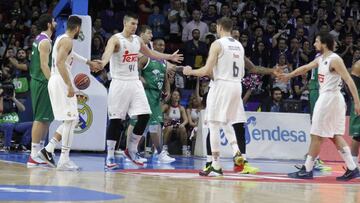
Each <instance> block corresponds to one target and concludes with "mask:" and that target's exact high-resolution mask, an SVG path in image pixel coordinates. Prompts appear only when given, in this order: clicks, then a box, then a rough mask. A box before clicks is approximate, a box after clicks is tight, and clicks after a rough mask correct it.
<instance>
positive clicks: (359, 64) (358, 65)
mask: <svg viewBox="0 0 360 203" xmlns="http://www.w3.org/2000/svg"><path fill="white" fill-rule="evenodd" d="M351 74H353V75H356V76H358V77H360V60H357V61H356V62H355V63H354V65H353V66H352V68H351Z"/></svg>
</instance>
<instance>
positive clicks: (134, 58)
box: [122, 50, 138, 63]
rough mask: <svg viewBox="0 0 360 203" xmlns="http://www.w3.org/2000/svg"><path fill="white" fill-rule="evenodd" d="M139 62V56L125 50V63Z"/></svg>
mask: <svg viewBox="0 0 360 203" xmlns="http://www.w3.org/2000/svg"><path fill="white" fill-rule="evenodd" d="M137 60H138V54H137V53H134V54H131V53H129V50H125V52H124V55H123V61H122V62H123V63H125V62H136V61H137Z"/></svg>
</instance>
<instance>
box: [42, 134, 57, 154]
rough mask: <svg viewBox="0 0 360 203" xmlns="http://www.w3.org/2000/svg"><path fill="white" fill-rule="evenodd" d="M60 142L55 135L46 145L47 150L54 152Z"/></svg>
mask: <svg viewBox="0 0 360 203" xmlns="http://www.w3.org/2000/svg"><path fill="white" fill-rule="evenodd" d="M58 143H59V141H58V140H56V139H55V138H54V137H53V138H51V140H50V142H49V143H48V144H47V145H46V147H45V149H46V151H48V152H50V153H54V150H55V147H56V145H57V144H58Z"/></svg>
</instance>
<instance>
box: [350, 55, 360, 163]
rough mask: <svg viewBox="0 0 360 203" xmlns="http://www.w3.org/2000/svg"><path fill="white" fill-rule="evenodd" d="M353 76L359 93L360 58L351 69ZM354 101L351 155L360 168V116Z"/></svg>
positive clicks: (351, 118) (352, 106)
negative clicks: (355, 108)
mask: <svg viewBox="0 0 360 203" xmlns="http://www.w3.org/2000/svg"><path fill="white" fill-rule="evenodd" d="M351 77H352V78H353V80H354V82H355V85H356V87H357V90H358V94H360V93H359V91H360V60H358V61H356V62H355V63H354V65H353V67H352V70H351ZM354 105H355V104H354V102H353V103H352V105H351V112H350V136H352V141H351V155H352V158H353V160H354V162H355V164H356V166H357V167H358V168H359V158H358V156H359V143H360V117H359V116H358V115H356V113H355V111H354Z"/></svg>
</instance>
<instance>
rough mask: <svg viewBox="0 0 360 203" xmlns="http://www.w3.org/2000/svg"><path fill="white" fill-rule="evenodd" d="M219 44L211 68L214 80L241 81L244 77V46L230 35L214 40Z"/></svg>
mask: <svg viewBox="0 0 360 203" xmlns="http://www.w3.org/2000/svg"><path fill="white" fill-rule="evenodd" d="M216 42H217V43H219V44H220V45H221V52H220V54H219V56H218V61H217V64H216V67H215V68H214V70H213V75H214V80H215V81H216V80H225V81H234V82H241V79H242V78H243V77H244V73H245V71H244V65H245V61H244V56H245V53H244V48H243V46H242V45H241V43H240V42H239V41H237V40H235V39H234V38H232V37H222V38H220V39H218V40H216Z"/></svg>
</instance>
